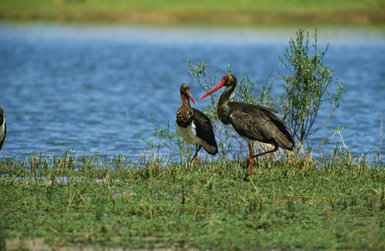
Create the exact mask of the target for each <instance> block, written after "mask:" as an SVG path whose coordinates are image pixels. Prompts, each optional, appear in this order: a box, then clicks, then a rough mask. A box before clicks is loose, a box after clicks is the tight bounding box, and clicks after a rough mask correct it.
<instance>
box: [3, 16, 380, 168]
mask: <svg viewBox="0 0 385 251" xmlns="http://www.w3.org/2000/svg"><path fill="white" fill-rule="evenodd" d="M310 31H312V30H310ZM295 32H296V29H294V28H293V29H289V28H288V29H279V28H263V29H262V28H261V29H259V28H255V29H214V28H191V27H189V28H184V27H172V28H170V27H167V28H165V27H153V26H128V25H127V26H126V25H64V24H46V23H44V24H43V23H31V24H20V23H17V24H15V23H7V22H3V23H0V105H1V106H2V107H3V109H4V111H5V116H6V119H7V123H8V134H7V139H6V142H5V145H4V147H3V149H2V151H1V153H0V156H1V158H3V157H5V158H10V157H16V158H24V157H26V156H28V155H30V154H31V153H44V154H52V153H56V154H58V155H60V154H62V153H63V152H65V151H68V150H69V151H71V152H77V153H81V154H86V155H94V154H98V155H99V154H100V155H109V156H111V155H112V156H114V155H118V154H123V155H125V156H127V158H128V159H130V160H137V159H138V158H139V157H140V155H141V154H143V153H145V152H146V151H150V146H149V145H148V144H146V143H145V142H143V141H142V140H141V138H144V139H146V140H153V141H156V140H157V138H156V137H155V135H154V129H153V125H152V123H151V116H152V117H153V119H154V122H155V124H156V125H157V126H167V124H170V126H171V127H172V128H173V127H174V124H175V113H176V110H177V109H178V107H179V106H180V96H179V86H180V84H181V83H183V82H186V83H189V84H190V87H191V93H192V94H193V96H194V97H195V98H196V100H198V99H199V97H200V96H201V95H203V94H204V93H205V90H204V89H203V88H201V87H200V86H199V85H198V84H197V83H196V82H194V80H193V78H192V77H191V75H190V73H189V72H188V64H187V60H188V59H190V60H191V61H193V62H201V61H203V60H205V61H206V62H207V65H208V73H209V74H211V73H212V71H213V69H218V76H217V81H219V80H220V77H221V76H222V75H223V74H224V73H225V72H226V69H225V67H226V66H227V65H229V64H231V65H232V72H233V73H234V74H236V75H238V76H241V75H242V74H243V73H244V72H248V74H249V77H250V79H251V80H253V81H254V82H256V83H257V84H258V85H260V86H262V85H263V84H264V83H265V81H267V79H268V75H269V72H271V71H273V75H274V76H275V77H276V82H275V84H274V87H273V94H275V95H279V94H280V93H281V92H282V88H281V82H280V80H279V78H278V77H277V75H276V72H277V71H279V70H281V69H282V68H281V65H280V62H279V60H278V57H279V56H280V55H282V52H283V51H284V48H285V47H287V46H288V41H289V39H290V38H291V37H294V36H295ZM318 33H319V42H320V45H321V49H322V48H325V45H326V44H330V48H329V50H328V52H327V54H326V57H325V61H324V62H325V64H327V65H328V66H329V67H332V68H334V76H335V77H336V78H338V79H339V80H340V81H341V82H343V83H344V84H345V85H346V93H345V95H344V96H343V98H342V103H341V104H342V106H341V107H340V108H339V109H338V110H336V111H335V112H334V114H333V116H332V117H331V119H330V120H329V122H328V126H329V127H330V128H335V127H341V128H343V129H342V131H341V132H342V136H343V140H344V143H345V144H346V146H347V147H348V148H349V149H350V150H351V151H352V152H353V153H354V154H355V155H360V154H368V155H371V154H372V153H373V152H378V151H381V152H382V153H381V156H382V158H384V157H385V155H384V154H385V149H384V146H383V145H384V144H385V143H383V144H382V146H381V148H380V143H381V135H382V138H384V136H383V134H381V121H383V120H384V119H385V101H384V100H385V56H384V55H385V31H384V30H381V29H379V30H378V29H371V30H364V29H353V28H352V29H332V28H330V29H326V28H325V29H319V30H318ZM274 73H275V74H274ZM205 102H206V101H205ZM205 102H198V104H197V105H196V107H197V108H198V109H203V107H204V106H205V105H206V103H205ZM327 114H328V110H327V108H325V109H322V110H321V111H320V114H319V117H320V120H319V121H318V123H320V122H322V119H323V118H325V117H326V116H327ZM383 131H384V130H383ZM322 139H326V140H325V143H324V145H323V146H322V148H321V149H322V150H323V151H326V152H327V151H330V150H331V149H333V147H334V146H335V145H336V144H337V145H342V143H341V139H340V137H337V136H336V135H335V136H334V137H333V135H332V134H331V133H330V130H329V129H327V128H326V127H325V128H323V129H322V130H320V131H318V132H317V133H316V134H314V135H313V136H312V137H310V141H309V143H310V144H312V145H317V143H318V142H319V141H320V140H322ZM245 151H246V149H245Z"/></svg>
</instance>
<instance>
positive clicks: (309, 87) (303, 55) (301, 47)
mask: <svg viewBox="0 0 385 251" xmlns="http://www.w3.org/2000/svg"><path fill="white" fill-rule="evenodd" d="M313 38H314V43H313V44H312V47H313V54H310V51H311V49H310V46H309V32H306V33H305V32H304V30H302V29H300V30H299V31H297V33H296V39H295V40H293V39H291V40H290V41H289V47H288V48H286V49H285V51H284V53H283V57H280V58H279V60H280V62H281V63H282V65H283V67H284V70H286V72H287V74H284V73H280V74H279V75H280V77H281V78H282V79H283V81H284V84H283V87H284V89H285V92H284V94H282V95H281V97H280V100H279V103H280V107H281V109H282V113H283V116H284V117H283V119H284V120H285V121H287V122H288V125H289V127H290V128H291V129H292V133H293V135H294V136H295V138H296V139H297V140H298V141H299V142H300V143H303V142H304V141H305V140H306V138H307V137H308V136H309V135H311V134H313V133H315V132H316V131H318V130H319V129H321V128H322V127H323V126H324V125H325V124H326V122H327V121H328V119H329V118H330V116H331V114H332V113H333V111H335V110H336V109H337V108H338V107H339V106H340V105H341V103H340V98H341V96H342V94H343V93H344V92H345V86H344V85H343V84H342V83H341V82H339V81H338V80H334V79H333V69H331V68H328V67H327V66H326V65H325V64H324V63H323V62H322V60H323V58H324V56H325V54H326V52H327V50H328V46H326V48H325V50H323V51H321V52H319V50H318V38H317V30H315V32H314V35H313ZM331 84H332V85H333V86H334V87H335V89H334V92H331V88H329V87H330V85H331ZM325 101H327V102H328V103H329V105H330V112H329V114H328V115H327V116H326V118H324V119H323V121H322V122H320V123H319V125H318V126H317V127H315V128H314V125H315V122H316V120H317V118H318V112H319V110H320V107H321V106H322V105H323V103H325Z"/></svg>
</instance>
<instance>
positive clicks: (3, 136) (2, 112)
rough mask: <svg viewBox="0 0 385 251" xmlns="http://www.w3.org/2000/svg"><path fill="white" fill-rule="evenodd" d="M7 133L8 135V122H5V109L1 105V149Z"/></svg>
mask: <svg viewBox="0 0 385 251" xmlns="http://www.w3.org/2000/svg"><path fill="white" fill-rule="evenodd" d="M6 135H7V124H6V123H5V118H4V111H3V109H2V108H1V106H0V150H1V148H2V147H3V143H4V140H5V136H6Z"/></svg>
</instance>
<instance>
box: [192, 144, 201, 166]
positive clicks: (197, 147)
mask: <svg viewBox="0 0 385 251" xmlns="http://www.w3.org/2000/svg"><path fill="white" fill-rule="evenodd" d="M201 148H202V146H198V145H196V151H195V154H194V157H192V159H191V162H193V161H194V160H195V161H196V160H197V159H198V152H199V150H200V149H201Z"/></svg>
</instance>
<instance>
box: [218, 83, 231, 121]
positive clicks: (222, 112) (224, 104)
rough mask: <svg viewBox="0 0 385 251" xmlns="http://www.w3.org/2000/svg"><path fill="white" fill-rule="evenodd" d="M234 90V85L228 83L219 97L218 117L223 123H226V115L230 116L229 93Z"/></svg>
mask: <svg viewBox="0 0 385 251" xmlns="http://www.w3.org/2000/svg"><path fill="white" fill-rule="evenodd" d="M234 90H235V85H229V86H227V87H226V89H225V90H224V91H223V93H222V95H221V97H220V98H219V102H218V109H217V113H218V117H219V119H220V120H221V121H222V122H223V123H225V124H228V119H229V118H228V117H229V116H230V106H229V105H228V103H229V99H230V95H231V93H233V91H234Z"/></svg>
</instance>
